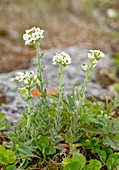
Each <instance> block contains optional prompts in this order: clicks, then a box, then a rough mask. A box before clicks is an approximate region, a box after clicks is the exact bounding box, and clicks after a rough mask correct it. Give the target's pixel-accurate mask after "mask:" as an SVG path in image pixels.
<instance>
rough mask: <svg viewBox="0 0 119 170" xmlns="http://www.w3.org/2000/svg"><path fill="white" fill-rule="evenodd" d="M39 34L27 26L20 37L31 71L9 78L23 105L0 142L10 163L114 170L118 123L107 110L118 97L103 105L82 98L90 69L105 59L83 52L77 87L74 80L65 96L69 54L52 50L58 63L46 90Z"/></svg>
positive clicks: (114, 106)
mask: <svg viewBox="0 0 119 170" xmlns="http://www.w3.org/2000/svg"><path fill="white" fill-rule="evenodd" d="M43 33H44V30H41V29H40V28H36V27H33V28H31V29H29V30H26V33H25V34H24V35H23V39H24V40H25V44H26V45H33V46H34V48H35V49H36V54H37V60H36V61H34V62H33V63H34V65H36V73H35V72H33V71H30V72H18V74H17V75H16V77H15V78H13V81H14V82H18V83H20V86H19V88H18V92H19V93H20V95H21V97H22V98H23V100H24V101H26V102H27V103H28V107H27V108H26V109H25V110H24V112H23V119H22V120H21V121H20V122H19V124H17V125H15V126H14V131H13V133H8V134H7V135H8V136H9V137H10V139H11V141H10V142H4V143H3V144H4V146H6V147H7V148H9V149H10V150H12V151H13V152H14V153H15V155H16V161H15V163H14V164H15V166H16V167H17V168H18V169H30V168H31V169H32V168H43V169H61V170H62V169H64V170H74V169H75V170H93V169H95V170H98V169H101V168H104V167H106V168H108V169H109V170H110V169H112V170H113V169H114V168H117V166H118V162H119V158H118V154H119V152H118V148H119V121H118V120H115V119H114V118H113V117H112V115H113V114H112V113H114V112H115V109H117V108H118V107H119V102H118V101H119V100H118V98H115V99H114V100H113V101H111V102H107V101H106V104H105V103H103V102H98V101H97V100H96V99H94V98H93V99H94V101H93V102H91V101H88V100H86V97H85V90H86V86H87V83H88V82H89V81H90V80H91V77H90V73H91V71H93V70H94V68H95V66H96V65H97V64H98V62H99V61H100V60H101V59H102V58H103V57H105V55H104V53H103V52H101V51H100V50H90V51H89V53H88V61H89V64H82V65H81V68H82V71H83V72H84V75H85V79H84V82H83V85H82V88H81V89H80V90H79V89H78V88H76V84H77V82H76V83H75V84H74V86H73V88H72V91H71V94H68V95H65V94H64V82H63V70H64V69H65V67H67V66H68V65H70V64H71V62H72V61H71V57H70V56H69V54H67V53H65V52H61V53H56V55H54V57H53V59H52V62H53V64H54V65H56V64H58V65H59V74H58V75H59V76H58V78H59V87H58V88H55V89H53V90H52V91H47V89H46V82H47V80H46V79H45V78H44V77H43V71H44V68H45V67H44V66H43V65H42V62H41V60H42V59H43V53H41V51H40V43H41V40H42V38H43V37H44V35H43ZM34 97H36V98H37V103H35V104H33V102H32V98H34ZM66 146H67V147H66ZM63 158H64V159H63ZM110 160H111V161H110ZM10 166H11V165H10Z"/></svg>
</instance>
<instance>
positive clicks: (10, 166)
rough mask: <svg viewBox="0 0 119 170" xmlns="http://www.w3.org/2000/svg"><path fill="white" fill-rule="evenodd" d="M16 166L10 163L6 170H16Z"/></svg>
mask: <svg viewBox="0 0 119 170" xmlns="http://www.w3.org/2000/svg"><path fill="white" fill-rule="evenodd" d="M15 168H16V166H15V165H8V166H7V167H6V170H14V169H15Z"/></svg>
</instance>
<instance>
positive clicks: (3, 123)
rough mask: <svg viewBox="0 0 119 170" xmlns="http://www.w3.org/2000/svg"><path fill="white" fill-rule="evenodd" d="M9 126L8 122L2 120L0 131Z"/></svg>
mask: <svg viewBox="0 0 119 170" xmlns="http://www.w3.org/2000/svg"><path fill="white" fill-rule="evenodd" d="M9 128H10V124H9V123H8V122H2V123H1V124H0V131H3V130H8V129H9Z"/></svg>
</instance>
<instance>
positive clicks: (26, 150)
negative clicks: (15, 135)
mask: <svg viewBox="0 0 119 170" xmlns="http://www.w3.org/2000/svg"><path fill="white" fill-rule="evenodd" d="M15 149H16V150H17V151H18V152H20V153H21V154H23V155H32V148H31V146H29V145H26V144H17V145H16V148H15Z"/></svg>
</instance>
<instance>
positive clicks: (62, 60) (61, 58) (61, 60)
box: [52, 52, 71, 66]
mask: <svg viewBox="0 0 119 170" xmlns="http://www.w3.org/2000/svg"><path fill="white" fill-rule="evenodd" d="M52 61H53V64H54V65H55V64H62V65H63V66H66V65H68V64H71V57H70V56H69V54H68V53H65V52H62V53H60V54H58V53H56V55H55V56H54V57H53V59H52Z"/></svg>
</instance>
